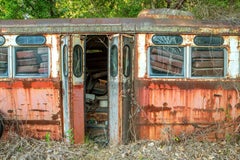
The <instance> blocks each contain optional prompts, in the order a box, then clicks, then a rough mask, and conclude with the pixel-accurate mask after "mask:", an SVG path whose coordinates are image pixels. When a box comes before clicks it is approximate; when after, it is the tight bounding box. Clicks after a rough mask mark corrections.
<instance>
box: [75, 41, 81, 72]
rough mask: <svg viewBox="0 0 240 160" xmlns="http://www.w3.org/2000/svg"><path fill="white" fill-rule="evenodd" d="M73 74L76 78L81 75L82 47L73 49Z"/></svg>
mask: <svg viewBox="0 0 240 160" xmlns="http://www.w3.org/2000/svg"><path fill="white" fill-rule="evenodd" d="M73 74H74V76H76V77H80V76H81V75H82V47H81V46H80V45H76V46H74V48H73Z"/></svg>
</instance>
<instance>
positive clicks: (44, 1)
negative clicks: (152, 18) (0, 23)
mask: <svg viewBox="0 0 240 160" xmlns="http://www.w3.org/2000/svg"><path fill="white" fill-rule="evenodd" d="M154 8H173V9H182V10H187V11H190V12H193V13H194V14H195V15H196V17H198V18H200V19H217V18H218V19H219V18H221V19H222V18H224V17H226V18H229V17H233V16H234V17H238V18H239V17H240V16H239V13H240V1H239V0H231V1H230V0H221V1H219V0H208V1H206V0H98V1H94V0H41V1H40V0H11V1H9V0H0V18H1V19H24V18H90V17H95V18H100V17H101V18H102V17H106V18H111V17H136V16H137V15H138V14H139V12H140V11H141V10H143V9H154Z"/></svg>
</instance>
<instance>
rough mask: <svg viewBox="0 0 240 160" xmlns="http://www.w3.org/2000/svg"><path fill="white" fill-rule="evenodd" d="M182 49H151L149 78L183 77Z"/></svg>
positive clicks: (161, 47)
mask: <svg viewBox="0 0 240 160" xmlns="http://www.w3.org/2000/svg"><path fill="white" fill-rule="evenodd" d="M183 68H184V48H183V47H167V46H159V47H151V48H150V76H183V75H184V69H183Z"/></svg>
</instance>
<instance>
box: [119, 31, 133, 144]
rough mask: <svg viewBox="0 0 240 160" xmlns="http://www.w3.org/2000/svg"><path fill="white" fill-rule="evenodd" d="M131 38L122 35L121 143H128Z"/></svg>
mask: <svg viewBox="0 0 240 160" xmlns="http://www.w3.org/2000/svg"><path fill="white" fill-rule="evenodd" d="M133 45H134V44H133V37H132V36H129V35H122V46H121V47H122V57H121V58H122V60H121V61H122V67H121V68H122V72H121V74H122V83H123V84H122V101H123V102H122V130H123V131H122V142H123V143H125V144H126V143H128V141H129V138H130V135H129V123H130V122H129V115H130V109H131V93H132V92H131V90H132V60H133V47H134V46H133Z"/></svg>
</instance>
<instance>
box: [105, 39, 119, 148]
mask: <svg viewBox="0 0 240 160" xmlns="http://www.w3.org/2000/svg"><path fill="white" fill-rule="evenodd" d="M120 50H121V47H120V40H119V35H114V36H113V37H111V39H110V42H109V65H108V66H109V71H110V73H109V76H108V77H109V78H108V79H109V81H108V82H109V85H108V93H109V141H110V144H118V143H120V142H121V135H122V124H121V122H120V120H119V119H120V117H121V116H122V113H121V108H120V106H121V105H122V101H121V99H120V98H121V96H120V86H119V85H120V83H119V80H120V77H119V72H120V71H119V64H120V63H121V61H119V59H120V58H119V57H120Z"/></svg>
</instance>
